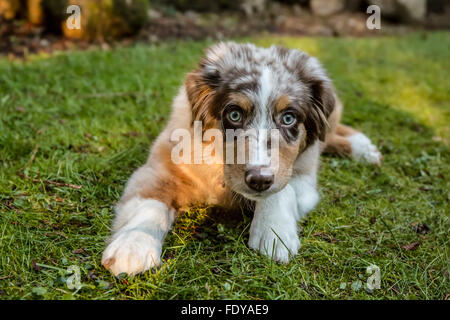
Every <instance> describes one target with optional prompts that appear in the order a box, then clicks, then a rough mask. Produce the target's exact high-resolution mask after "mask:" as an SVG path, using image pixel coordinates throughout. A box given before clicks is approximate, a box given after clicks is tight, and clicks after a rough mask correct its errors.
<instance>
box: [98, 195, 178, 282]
mask: <svg viewBox="0 0 450 320" xmlns="http://www.w3.org/2000/svg"><path fill="white" fill-rule="evenodd" d="M173 220H174V212H173V210H169V208H167V206H166V205H165V204H164V203H162V202H161V201H158V200H154V199H143V198H141V197H139V196H138V195H136V196H134V197H132V198H131V199H129V200H127V201H124V202H123V203H121V204H119V205H118V206H117V207H116V219H115V221H114V233H113V236H112V238H111V241H110V243H109V245H108V246H107V248H106V249H105V251H104V252H103V258H102V264H103V265H104V266H105V268H106V269H109V270H110V271H111V272H112V273H113V274H114V275H116V276H117V275H119V274H120V273H127V274H129V275H135V274H137V273H141V272H144V271H146V270H149V269H150V268H152V267H156V266H159V265H160V264H161V258H160V257H161V251H162V243H163V241H164V238H165V237H166V234H167V232H168V231H169V229H170V228H171V226H172V223H173Z"/></svg>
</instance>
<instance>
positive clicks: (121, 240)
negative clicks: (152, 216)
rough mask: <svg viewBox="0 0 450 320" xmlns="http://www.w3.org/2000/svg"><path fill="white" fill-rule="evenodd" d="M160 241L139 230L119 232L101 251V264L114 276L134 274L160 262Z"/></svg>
mask: <svg viewBox="0 0 450 320" xmlns="http://www.w3.org/2000/svg"><path fill="white" fill-rule="evenodd" d="M161 247H162V245H161V242H160V241H158V240H157V239H155V238H154V237H152V236H151V235H150V234H148V233H146V232H144V231H141V230H128V231H124V232H122V233H119V234H118V235H117V237H115V239H114V240H113V241H112V242H111V243H110V244H109V245H108V247H107V248H106V249H105V251H104V252H103V257H102V264H103V266H104V267H105V268H106V269H109V270H110V271H111V272H112V273H113V274H114V275H115V276H118V275H119V274H121V273H127V274H128V275H135V274H138V273H141V272H144V271H146V270H149V269H150V268H152V267H157V266H159V265H160V264H161V259H160V256H161Z"/></svg>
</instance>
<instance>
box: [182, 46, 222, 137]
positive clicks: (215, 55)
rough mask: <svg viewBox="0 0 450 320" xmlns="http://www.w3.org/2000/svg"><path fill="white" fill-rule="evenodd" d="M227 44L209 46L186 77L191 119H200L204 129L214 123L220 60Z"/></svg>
mask: <svg viewBox="0 0 450 320" xmlns="http://www.w3.org/2000/svg"><path fill="white" fill-rule="evenodd" d="M229 46H230V45H229V44H225V43H219V44H217V45H214V46H212V47H210V48H209V49H208V50H207V51H206V56H205V57H204V58H203V59H202V60H201V61H200V64H199V66H198V68H197V69H196V70H194V71H193V72H191V73H189V74H188V75H187V77H186V82H185V87H186V92H187V96H188V99H189V102H190V104H191V107H192V121H193V122H194V121H202V124H203V128H204V129H207V128H211V127H213V126H214V125H215V121H216V117H215V116H214V107H215V106H214V103H215V100H216V98H217V95H218V90H219V87H220V84H221V77H220V71H219V68H220V61H221V58H222V57H223V55H224V54H225V53H226V52H227V50H228V49H229Z"/></svg>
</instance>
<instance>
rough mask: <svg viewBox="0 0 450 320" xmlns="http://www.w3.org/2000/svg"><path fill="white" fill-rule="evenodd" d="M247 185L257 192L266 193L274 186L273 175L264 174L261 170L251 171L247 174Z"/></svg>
mask: <svg viewBox="0 0 450 320" xmlns="http://www.w3.org/2000/svg"><path fill="white" fill-rule="evenodd" d="M245 183H247V185H248V186H249V187H250V188H251V189H253V190H255V191H259V192H261V191H265V190H267V189H269V188H270V186H271V185H272V184H273V174H269V175H267V174H262V173H261V169H250V170H247V171H246V172H245Z"/></svg>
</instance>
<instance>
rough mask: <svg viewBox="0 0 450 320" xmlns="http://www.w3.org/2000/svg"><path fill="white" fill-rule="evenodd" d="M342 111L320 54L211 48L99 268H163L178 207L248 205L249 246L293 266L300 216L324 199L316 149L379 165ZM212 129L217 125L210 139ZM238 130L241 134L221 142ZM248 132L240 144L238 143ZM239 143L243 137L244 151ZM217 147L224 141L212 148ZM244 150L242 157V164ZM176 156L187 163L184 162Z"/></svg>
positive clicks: (136, 178)
mask: <svg viewBox="0 0 450 320" xmlns="http://www.w3.org/2000/svg"><path fill="white" fill-rule="evenodd" d="M341 113H342V104H341V103H340V102H339V100H338V98H337V96H336V92H335V89H334V88H333V85H332V82H331V80H330V79H329V78H328V76H327V75H326V72H325V71H324V69H323V67H322V66H321V64H320V63H319V62H318V60H317V59H316V58H313V57H310V56H309V55H307V54H306V53H304V52H301V51H299V50H290V49H286V48H283V47H275V46H273V47H270V48H258V47H256V46H254V45H251V44H237V43H232V42H231V43H220V44H217V45H214V46H212V47H211V48H209V49H208V50H207V52H206V56H205V57H204V58H203V59H202V60H201V62H200V63H199V65H198V67H197V68H196V69H195V70H194V71H192V72H191V73H189V74H188V75H187V77H186V80H185V82H184V85H183V86H181V88H180V90H179V92H178V95H177V96H176V97H175V99H174V101H173V106H172V114H171V117H170V120H169V121H168V123H167V125H166V127H165V129H164V130H163V131H162V132H161V134H160V135H159V137H158V138H157V139H156V141H155V143H154V145H153V147H152V149H151V151H150V155H149V158H148V161H147V163H146V164H145V165H144V166H142V167H141V168H139V169H137V170H136V171H135V172H134V173H133V175H132V176H131V178H130V180H129V181H128V184H127V186H126V189H125V192H124V194H123V196H122V198H121V200H120V202H119V203H118V204H117V206H116V208H115V212H116V216H115V219H114V223H113V228H112V229H113V234H112V237H111V239H110V242H109V244H108V246H107V248H106V249H105V251H104V253H103V258H102V264H103V265H104V266H105V267H106V268H107V269H109V270H111V272H112V273H114V274H115V275H118V274H120V273H127V274H130V275H134V274H137V273H140V272H143V271H146V270H148V269H150V268H152V267H155V266H158V265H160V264H161V252H162V245H163V241H164V238H165V236H166V234H167V232H168V231H169V230H170V228H171V226H172V224H173V222H174V219H175V218H176V215H177V212H180V211H183V210H184V209H186V208H188V207H189V206H191V205H196V204H202V205H203V204H209V205H217V206H222V207H225V208H230V209H232V208H236V207H240V206H243V205H248V204H250V205H251V207H253V208H254V216H253V220H252V223H251V227H250V235H249V242H248V245H249V246H250V247H251V248H253V249H255V250H257V251H259V252H261V253H262V254H265V255H268V256H269V257H271V258H272V259H274V260H276V261H280V262H287V261H288V260H289V259H290V257H292V256H293V255H295V254H297V252H298V250H299V247H300V239H299V236H298V232H297V223H298V221H299V219H301V218H303V217H304V216H305V215H306V214H307V213H308V212H309V211H311V210H312V209H313V208H314V206H315V205H316V204H317V202H318V201H319V194H318V192H317V171H318V167H319V156H320V153H321V152H322V151H325V152H334V153H338V154H341V155H346V156H350V157H353V158H354V159H356V160H360V161H365V162H368V163H371V164H376V165H379V164H380V162H381V154H380V152H378V150H377V148H376V147H375V146H374V145H373V144H372V143H371V142H370V140H369V139H368V138H367V137H366V136H365V135H364V134H363V133H361V132H358V131H356V130H354V129H352V128H350V127H348V126H344V125H342V124H340V118H341ZM198 125H199V126H198ZM180 130H181V131H182V132H184V133H187V134H185V135H183V134H182V135H181V136H182V137H184V138H186V137H187V138H189V135H190V136H191V137H193V139H192V140H189V139H187V140H186V139H183V140H185V141H184V148H180V141H181V140H182V139H179V137H180V135H175V136H176V137H178V139H177V138H176V137H175V138H174V133H175V132H178V133H179V132H180ZM208 130H214V131H212V132H213V133H212V134H209V137H205V135H206V131H208ZM267 130H270V132H276V133H278V134H277V135H272V134H270V135H269V134H268V133H267ZM236 131H240V132H241V133H238V134H235V135H234V136H232V138H231V139H226V138H225V137H228V136H229V134H228V133H229V132H231V133H233V132H236ZM242 132H244V133H242ZM247 132H251V133H250V134H247ZM261 132H266V133H265V134H262V133H261ZM217 133H219V134H222V135H218V134H217ZM196 135H197V136H198V135H200V139H201V140H200V141H201V142H200V143H198V140H197V142H196V139H195V136H196ZM242 135H244V139H243V140H239V139H237V138H239V137H241V136H242ZM274 137H276V138H274ZM275 140H276V141H275ZM222 141H223V143H220V144H219V143H218V142H222ZM236 141H241V142H242V141H243V148H242V149H240V151H239V146H237V147H236V144H237V143H236ZM251 142H254V143H251ZM230 144H233V145H234V146H233V147H232V148H228V147H229V145H230ZM211 145H214V146H215V147H217V146H218V147H217V148H216V149H214V150H213V151H212V152H209V153H206V152H205V149H208V146H209V147H210V146H211ZM274 145H276V150H274V148H273V146H274ZM198 146H200V148H201V152H200V153H198V152H197V155H196V154H195V153H196V152H195V150H196V148H195V147H198ZM221 148H222V149H221ZM197 149H198V148H197ZM269 149H270V150H269ZM174 150H175V151H176V152H174ZM208 150H210V149H208ZM221 151H223V152H221ZM235 151H236V152H235ZM275 153H276V154H277V159H275V160H274V157H272V155H273V154H275ZM206 154H208V155H209V156H205V155H206ZM230 154H231V156H230ZM241 154H245V157H244V161H240V162H239V161H236V159H237V158H238V157H239V155H241ZM252 154H254V155H256V156H253V157H251V156H248V155H252ZM180 155H181V158H182V159H184V160H187V161H179V160H180V159H179V156H180ZM199 155H200V156H199ZM225 156H226V158H227V161H223V159H224V157H225ZM175 158H176V159H175ZM218 158H220V159H218ZM230 159H231V161H228V160H230ZM211 160H214V161H211ZM215 160H217V161H215ZM220 160H222V161H220Z"/></svg>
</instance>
